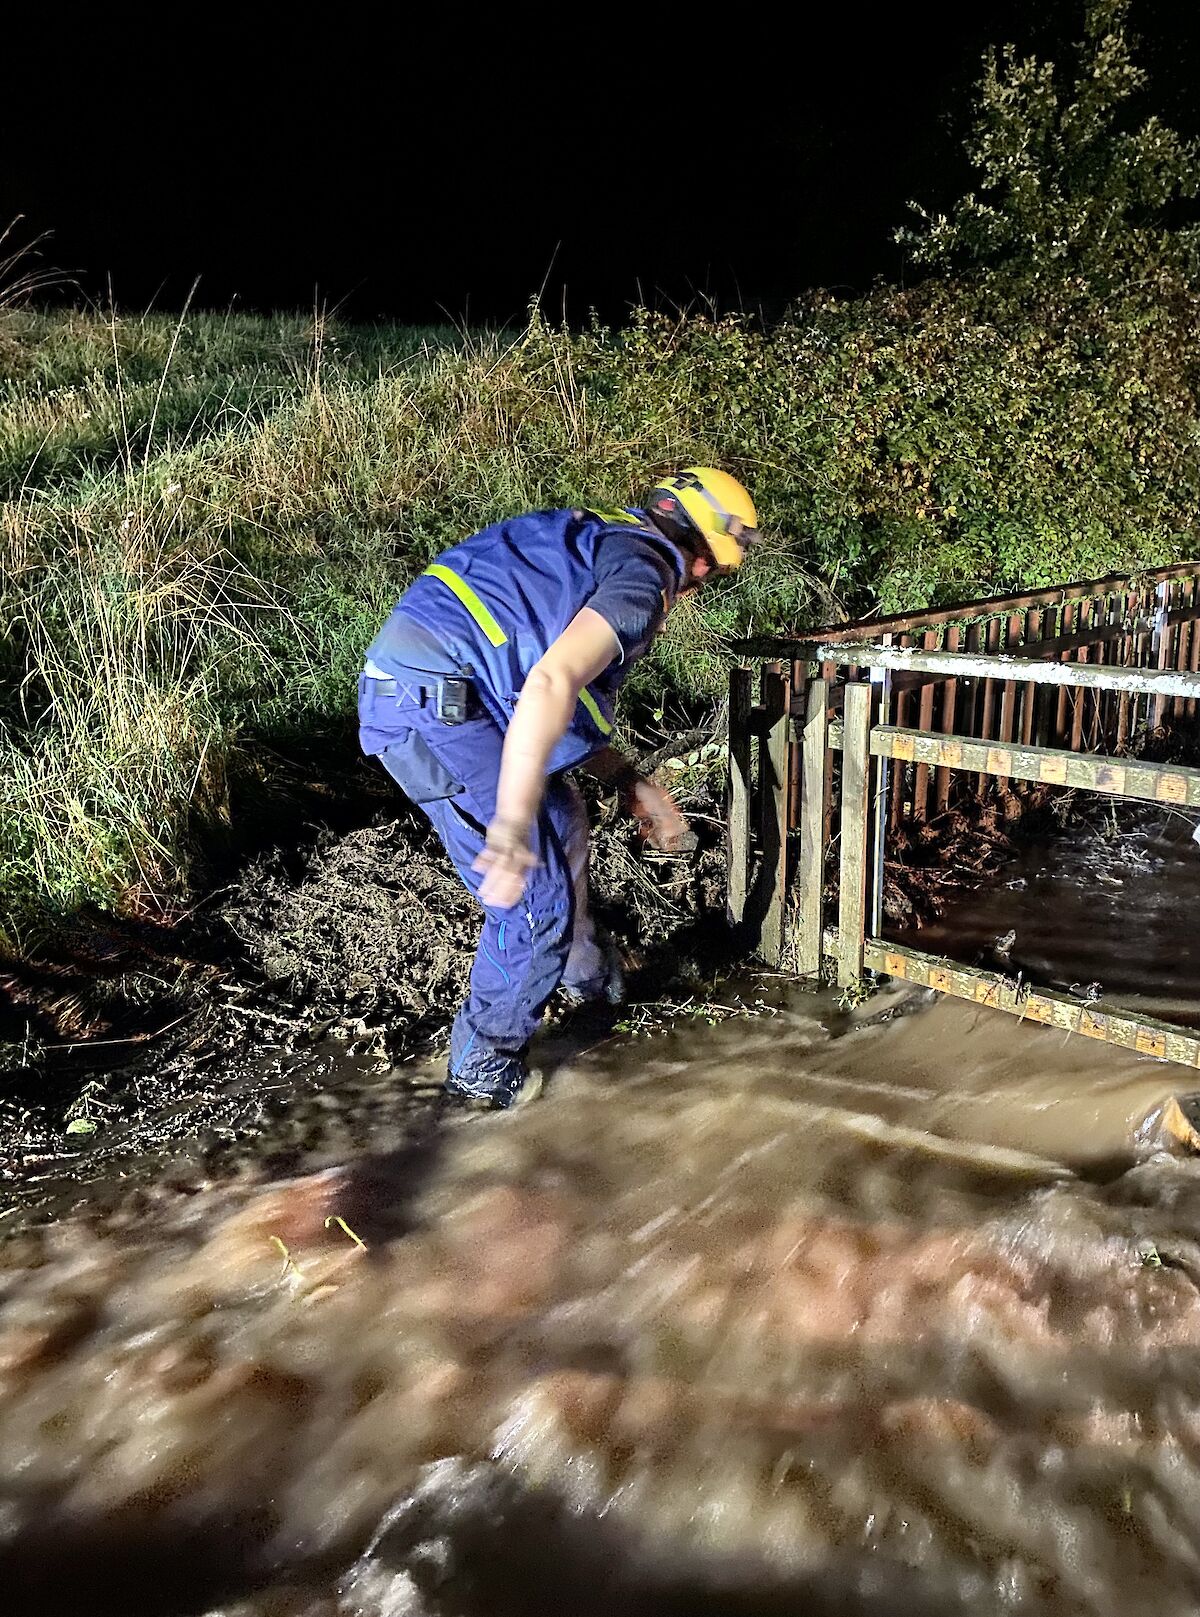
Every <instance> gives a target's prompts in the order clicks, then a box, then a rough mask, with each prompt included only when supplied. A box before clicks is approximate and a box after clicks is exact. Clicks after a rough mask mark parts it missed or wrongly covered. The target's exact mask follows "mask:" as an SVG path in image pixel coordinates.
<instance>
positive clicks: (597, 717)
mask: <svg viewBox="0 0 1200 1617" xmlns="http://www.w3.org/2000/svg"><path fill="white" fill-rule="evenodd" d="M579 700H580V701H581V702H582V703H583V705H584V707H585V708H586V709H587V711H588V712H589V713H590V714H591V716H592V722H593V724H595V726H596V728H597V730H599V732H600V734H601V735H604V736H610V735H612V732H613V727H612V725H611V724H610V723H609V722H608V720H607V719H606V718H605V717H604V714H603V713H601V711H600V708H599V706H598V705H597V702H596V698H595V697H594V696H593V695H592V693H591V691H589V690H588V688H587V686H586V685H585V686H584V688H583V690H581V691H580V693H579Z"/></svg>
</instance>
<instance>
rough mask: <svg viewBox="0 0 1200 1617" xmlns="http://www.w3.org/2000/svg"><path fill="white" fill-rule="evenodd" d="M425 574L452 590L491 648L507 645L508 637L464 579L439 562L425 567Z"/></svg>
mask: <svg viewBox="0 0 1200 1617" xmlns="http://www.w3.org/2000/svg"><path fill="white" fill-rule="evenodd" d="M425 573H426V576H427V577H429V578H439V579H441V581H442V583H443V584H444V585H445V586H446V588H447V589H449V590H453V592H454V594H455V595H457V596H458V598H459V600H460V601H461V602H462V604H463V605H464V606H465V607H466V609H467V611H468V612H469V613H470V614H471V616H472V617H473V618H474V619H475V622H476V623H477V624H478V625H479V627H480V628H481V629H482V630H483V632H484V634H485V635H486V636H487V637H488V639H489V640H490V641H491V643H492V645H493V646H505V645H507V644H508V636H507V635H506V634H505V632H504V630H503V629H502V628H501V627H500V625H499V624H498V623H497V622H496V620H495V618H494V617H493V616H492V614H491V613H490V612H489V611H488V609H487V607H486V606H484V604H483V602H482V601H481V600H480V599H479V597H478V595H476V593H475V591H474V590H473V589H472V588H471V586H470V585H469V584H468V583H467V581H466V579H465V578H460V577H459V576H458V574H457V573H456V572H454V571H453V570H452V569H451V568H449V567H443V566H442V564H441V562H440V561H435V562H434V564H433V566H432V567H427V568H426V569H425Z"/></svg>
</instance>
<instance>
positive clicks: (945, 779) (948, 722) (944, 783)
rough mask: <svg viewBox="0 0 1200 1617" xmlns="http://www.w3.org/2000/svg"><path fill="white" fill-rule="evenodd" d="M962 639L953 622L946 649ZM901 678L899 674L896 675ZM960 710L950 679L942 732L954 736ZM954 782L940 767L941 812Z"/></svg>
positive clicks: (937, 799)
mask: <svg viewBox="0 0 1200 1617" xmlns="http://www.w3.org/2000/svg"><path fill="white" fill-rule="evenodd" d="M961 639H962V630H961V629H960V628H959V626H958V625H957V624H952V625H951V627H950V628H949V629H947V630H946V650H947V651H950V652H955V651H957V650H958V648H959V644H960V642H961ZM896 677H897V678H899V675H897V676H896ZM957 712H958V681H957V680H956V679H948V680H947V681H946V684H945V686H944V688H943V695H942V733H943V734H944V735H948V736H952V735H953V734H954V721H955V718H956V716H957ZM953 784H954V776H953V775H952V774H951V772H950V771H949V770H948V769H939V770H938V772H937V777H936V791H935V797H934V801H935V802H936V804H937V811H938V813H939V814H944V813H945V812H946V810H947V809H948V808H949V806H950V789H951V787H952V786H953Z"/></svg>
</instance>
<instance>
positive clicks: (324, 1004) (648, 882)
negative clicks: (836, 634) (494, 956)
mask: <svg viewBox="0 0 1200 1617" xmlns="http://www.w3.org/2000/svg"><path fill="white" fill-rule="evenodd" d="M685 803H686V806H687V807H688V808H689V809H690V810H691V811H692V812H693V815H694V817H695V818H694V823H695V826H696V830H697V832H698V833H699V838H700V846H699V848H698V850H697V851H696V852H695V853H694V854H692V855H690V856H689V857H688V858H686V859H681V860H670V861H661V860H655V859H652V858H650V857H648V856H647V854H646V850H645V849H644V848H643V847H642V845H641V843H640V842H639V840H638V837H637V833H636V830H635V828H634V827H632V825H631V824H630V823H629V822H628V821H626V820H624V819H623V818H620V817H618V816H617V814H616V813H615V809H614V806H613V805H612V804H606V803H603V802H599V801H598V802H595V803H594V804H593V805H592V808H593V819H594V824H595V839H594V848H593V858H592V878H593V893H594V904H595V909H596V911H597V914H598V916H599V917H600V919H601V920H602V922H603V923H604V924H605V925H606V926H607V927H608V929H609V930H610V931H611V932H612V933H613V935H614V936H615V937H616V938H617V940H618V941H619V943H620V944H621V947H622V949H623V951H624V953H625V954H626V957H627V958H628V959H629V961H630V963H631V965H632V967H633V972H632V975H631V989H632V996H633V999H634V1002H635V1005H636V1004H638V1003H639V1002H640V1003H645V1004H652V1003H653V1001H654V1000H655V998H656V996H657V995H658V994H659V993H661V992H662V991H663V989H664V988H665V987H666V986H668V985H673V986H674V987H675V988H676V989H680V988H681V985H683V984H686V983H688V982H692V981H699V979H700V978H705V979H706V980H711V975H712V973H713V972H714V971H715V970H716V969H717V968H718V967H720V966H723V965H727V964H728V962H729V958H730V944H729V939H728V937H727V935H726V932H725V928H724V925H723V905H724V860H723V853H722V850H721V829H720V825H719V822H718V820H717V817H716V815H715V814H714V813H712V812H711V809H712V804H711V802H710V801H709V794H708V791H707V787H706V786H705V785H704V783H700V784H699V785H698V786H697V787H696V788H694V789H692V790H690V791H689V792H688V793H687V794H685ZM369 807H370V809H371V812H370V816H369V818H368V819H367V822H366V823H363V824H359V825H351V826H349V827H346V826H344V825H342V826H339V827H337V828H335V827H332V826H322V827H319V828H317V829H316V830H313V829H312V827H311V826H310V827H308V828H307V829H306V831H305V832H304V833H303V834H302V835H300V836H297V837H296V839H295V840H293V841H288V842H281V843H280V844H279V845H278V846H276V847H274V848H272V849H270V850H269V851H267V852H265V853H261V854H259V855H257V856H255V857H253V858H252V859H250V860H249V861H248V862H247V863H246V864H245V865H244V866H243V868H242V869H241V871H240V872H239V873H238V875H237V877H236V880H234V881H233V882H232V884H230V885H228V886H226V887H224V888H223V889H220V890H218V891H216V892H214V893H212V894H211V895H210V896H209V897H208V898H207V899H206V900H205V901H203V902H202V903H200V904H199V905H198V906H197V907H196V908H195V909H194V910H193V911H191V912H188V913H186V914H181V915H179V916H177V917H170V916H168V917H167V919H166V924H164V923H163V921H162V920H161V919H160V920H159V921H158V923H157V924H152V923H151V922H149V921H148V920H145V919H141V918H136V917H126V918H120V919H113V918H110V917H82V918H80V920H79V921H78V923H76V924H74V925H73V926H71V927H69V928H68V927H64V928H63V929H62V930H61V932H60V935H59V938H58V940H57V944H56V947H55V949H54V950H53V951H48V952H47V953H46V955H45V956H44V957H43V958H41V959H39V960H38V961H36V962H34V963H24V964H22V965H21V966H16V965H10V966H9V967H8V968H7V969H5V970H3V971H0V991H3V992H4V994H5V998H6V1006H5V1010H4V1013H3V1022H2V1024H0V1040H2V1041H3V1043H2V1048H0V1056H2V1058H3V1065H4V1070H5V1076H4V1084H3V1091H2V1093H0V1185H5V1186H6V1187H7V1194H8V1202H7V1205H9V1206H12V1205H14V1203H15V1202H18V1201H19V1202H20V1203H21V1204H22V1205H23V1206H26V1205H30V1204H32V1203H36V1204H38V1205H41V1206H44V1207H45V1208H50V1207H51V1206H59V1205H66V1206H71V1205H74V1204H75V1202H76V1200H77V1199H78V1198H77V1196H75V1195H73V1193H72V1191H71V1188H70V1187H71V1186H72V1184H77V1185H80V1186H82V1185H94V1186H95V1185H99V1184H100V1183H101V1182H103V1181H104V1180H105V1179H106V1178H112V1177H115V1176H121V1175H125V1174H127V1173H129V1172H140V1171H141V1169H140V1167H135V1166H134V1165H135V1164H138V1163H140V1161H141V1159H143V1158H147V1157H148V1158H150V1159H153V1158H155V1157H157V1158H159V1159H161V1158H162V1157H163V1156H164V1155H165V1154H167V1153H173V1154H174V1155H175V1158H176V1160H175V1162H174V1164H173V1166H172V1173H173V1175H174V1177H175V1178H176V1179H177V1180H178V1181H179V1182H180V1183H181V1184H182V1183H207V1182H210V1181H211V1180H212V1179H213V1178H214V1177H221V1176H222V1175H224V1174H225V1173H227V1172H228V1171H229V1170H230V1165H231V1164H236V1163H237V1162H239V1161H240V1160H241V1157H242V1155H243V1146H244V1145H245V1143H246V1142H248V1141H249V1140H251V1139H252V1138H253V1137H254V1136H255V1135H256V1134H259V1133H261V1132H262V1131H263V1130H264V1128H266V1129H267V1132H269V1133H271V1142H270V1143H269V1144H264V1148H263V1149H264V1154H265V1156H266V1158H268V1159H269V1162H268V1164H267V1165H268V1166H269V1168H270V1171H282V1170H283V1169H284V1168H286V1165H287V1163H289V1162H291V1161H292V1160H293V1158H294V1159H296V1160H298V1159H299V1157H300V1156H301V1155H302V1154H304V1153H305V1152H310V1151H312V1150H313V1149H316V1148H317V1147H318V1146H319V1145H321V1144H322V1142H324V1141H325V1140H326V1139H327V1138H328V1136H329V1134H330V1130H329V1128H328V1126H327V1124H328V1116H326V1117H325V1118H324V1120H323V1119H322V1117H321V1116H319V1115H314V1113H313V1109H312V1108H309V1109H307V1110H306V1106H305V1097H308V1096H314V1095H316V1094H318V1093H319V1092H322V1091H325V1090H328V1089H329V1088H330V1086H331V1085H332V1086H333V1087H335V1088H336V1087H337V1086H338V1085H339V1084H342V1083H345V1082H348V1083H350V1084H351V1086H353V1084H355V1083H357V1082H358V1081H359V1079H360V1078H362V1077H364V1075H365V1077H366V1078H370V1077H371V1076H372V1075H374V1074H377V1073H379V1072H383V1071H391V1070H393V1069H397V1070H399V1069H403V1070H407V1069H408V1067H410V1066H411V1065H412V1063H414V1062H417V1061H419V1060H423V1059H424V1058H426V1057H427V1056H429V1055H430V1053H431V1052H434V1051H436V1050H437V1049H438V1048H439V1046H440V1044H441V1042H442V1040H443V1037H444V1034H445V1030H446V1028H447V1026H448V1023H449V1020H450V1018H451V1016H452V1015H453V1012H454V1010H455V1009H456V1007H457V1005H458V1004H459V1003H460V1001H461V999H462V997H463V994H464V992H465V988H466V983H467V977H468V974H469V970H470V964H471V959H472V956H473V953H474V948H475V942H476V938H477V934H478V912H477V910H476V908H475V905H474V904H473V902H472V900H471V899H470V897H469V896H468V895H467V893H466V892H465V891H464V889H463V888H462V886H461V885H460V883H459V882H458V880H457V878H456V877H455V874H454V872H453V870H452V868H451V867H450V865H449V863H448V861H447V860H446V859H445V857H444V855H443V853H442V850H441V848H440V845H439V844H438V842H437V840H436V838H435V837H434V836H433V834H432V832H431V831H430V829H429V827H428V825H427V823H426V822H425V820H424V819H423V818H422V817H420V816H419V815H417V814H416V813H414V812H412V811H410V810H406V809H405V808H404V806H403V805H402V804H400V803H399V802H398V801H397V799H396V798H395V797H394V796H393V797H390V798H388V799H386V800H385V802H384V804H383V805H382V806H381V805H380V804H379V803H378V802H371V803H370V804H369ZM681 991H682V990H681ZM555 1015H556V1008H555V1007H552V1009H551V1017H552V1019H553V1018H554V1016H555ZM418 1089H419V1090H423V1092H422V1093H420V1094H419V1095H418V1096H417V1097H416V1098H415V1099H414V1098H413V1096H412V1095H410V1094H409V1092H408V1090H407V1088H406V1087H405V1085H404V1083H403V1082H402V1083H400V1085H399V1086H398V1090H397V1095H398V1100H397V1107H398V1110H399V1112H400V1113H401V1114H403V1116H404V1118H405V1119H406V1126H408V1125H409V1124H411V1125H413V1126H416V1124H417V1123H418V1122H420V1121H421V1120H422V1119H424V1116H425V1113H426V1112H427V1111H428V1104H429V1098H430V1094H431V1093H432V1086H431V1084H430V1083H429V1082H426V1083H425V1084H424V1085H423V1086H418ZM370 1109H372V1110H374V1109H375V1108H374V1106H372V1108H370ZM317 1110H318V1111H320V1109H319V1108H318V1109H317ZM354 1110H355V1105H354V1103H353V1102H352V1101H351V1100H350V1099H349V1098H348V1096H347V1095H346V1094H343V1095H342V1097H341V1099H340V1101H339V1102H337V1103H336V1105H335V1104H332V1103H331V1104H330V1105H329V1106H327V1107H326V1108H324V1111H325V1113H327V1114H329V1115H332V1114H333V1112H335V1111H336V1112H338V1114H339V1116H341V1117H342V1118H343V1121H345V1119H346V1117H347V1116H348V1115H349V1114H353V1112H354ZM285 1111H287V1112H288V1113H289V1115H290V1116H291V1117H292V1120H293V1125H294V1126H292V1127H290V1129H282V1128H279V1127H274V1126H273V1125H275V1124H277V1123H278V1122H279V1118H280V1116H281V1115H282V1114H283V1113H284V1112H285ZM268 1125H272V1127H270V1128H268ZM333 1132H334V1134H335V1135H336V1133H337V1131H336V1130H334V1131H333ZM351 1132H353V1130H351ZM284 1135H288V1136H290V1137H289V1138H286V1139H285V1138H283V1136H284ZM350 1143H351V1142H350V1139H349V1137H346V1138H344V1139H343V1141H342V1144H343V1145H344V1146H345V1145H349V1144H350ZM332 1148H336V1147H332ZM150 1176H151V1177H154V1174H153V1172H151V1174H150ZM64 1196H65V1201H64V1199H63V1198H64Z"/></svg>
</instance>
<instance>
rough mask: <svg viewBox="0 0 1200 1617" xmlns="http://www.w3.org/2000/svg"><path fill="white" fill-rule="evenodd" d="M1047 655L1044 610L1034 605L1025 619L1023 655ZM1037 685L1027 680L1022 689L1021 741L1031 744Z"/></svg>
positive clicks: (1025, 744)
mask: <svg viewBox="0 0 1200 1617" xmlns="http://www.w3.org/2000/svg"><path fill="white" fill-rule="evenodd" d="M1045 655H1046V643H1045V641H1044V640H1043V639H1042V612H1041V608H1040V607H1037V606H1034V607H1031V608H1030V610H1029V614H1028V616H1027V617H1026V619H1025V644H1024V645H1023V646H1022V647H1021V656H1022V657H1041V656H1045ZM1037 696H1038V692H1037V686H1036V685H1030V684H1029V683H1028V682H1026V683H1025V684H1024V685H1023V687H1022V690H1021V743H1022V745H1023V746H1026V747H1028V746H1030V745H1032V743H1033V720H1034V716H1035V714H1036V712H1037Z"/></svg>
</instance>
